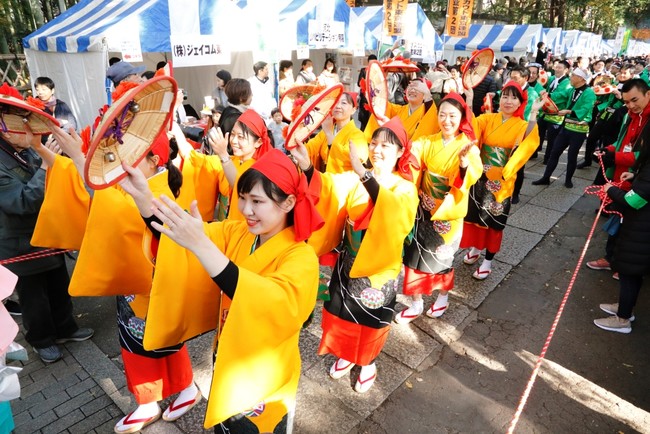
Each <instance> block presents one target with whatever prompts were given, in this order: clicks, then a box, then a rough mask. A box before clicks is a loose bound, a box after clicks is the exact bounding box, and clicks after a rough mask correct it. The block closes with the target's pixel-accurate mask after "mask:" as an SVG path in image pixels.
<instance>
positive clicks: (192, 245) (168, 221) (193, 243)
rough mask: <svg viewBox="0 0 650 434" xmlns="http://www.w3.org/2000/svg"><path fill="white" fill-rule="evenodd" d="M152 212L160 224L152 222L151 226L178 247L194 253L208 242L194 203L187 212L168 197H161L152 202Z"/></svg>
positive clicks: (194, 202)
mask: <svg viewBox="0 0 650 434" xmlns="http://www.w3.org/2000/svg"><path fill="white" fill-rule="evenodd" d="M152 211H153V213H154V215H155V216H156V217H158V219H159V220H160V221H161V222H162V224H160V223H158V222H152V223H151V226H153V228H154V229H157V230H158V231H160V233H162V234H165V235H167V236H168V237H169V238H171V239H172V240H173V241H174V242H176V243H177V244H178V245H180V246H182V247H185V248H186V249H188V250H190V251H194V249H196V248H199V246H200V245H201V244H202V243H204V242H205V241H207V242H210V240H209V238H208V237H207V235H205V232H204V230H203V220H202V219H201V213H200V212H199V210H198V207H197V205H196V201H193V202H192V204H191V205H190V211H189V212H188V211H187V210H184V209H183V208H181V207H180V206H179V205H178V204H177V203H176V202H174V201H173V200H172V199H170V198H169V197H167V196H165V195H162V196H160V197H159V198H158V199H154V200H153V202H152Z"/></svg>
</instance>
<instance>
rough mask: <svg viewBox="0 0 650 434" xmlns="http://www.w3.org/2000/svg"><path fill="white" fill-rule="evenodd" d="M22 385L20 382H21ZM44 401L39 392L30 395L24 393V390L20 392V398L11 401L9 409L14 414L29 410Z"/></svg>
mask: <svg viewBox="0 0 650 434" xmlns="http://www.w3.org/2000/svg"><path fill="white" fill-rule="evenodd" d="M21 384H22V380H21ZM43 401H45V396H44V395H43V394H42V393H41V392H34V393H31V394H27V393H25V390H24V389H21V390H20V398H19V399H16V400H14V401H11V409H12V411H13V412H14V413H15V414H18V413H21V412H24V411H26V410H29V409H30V408H32V407H33V406H35V405H37V404H40V403H42V402H43Z"/></svg>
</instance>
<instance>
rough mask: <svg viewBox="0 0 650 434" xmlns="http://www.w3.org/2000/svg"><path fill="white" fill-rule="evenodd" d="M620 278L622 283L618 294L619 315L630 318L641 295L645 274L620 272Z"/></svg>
mask: <svg viewBox="0 0 650 434" xmlns="http://www.w3.org/2000/svg"><path fill="white" fill-rule="evenodd" d="M618 278H619V283H620V285H621V290H620V292H619V295H618V317H619V318H624V319H629V318H630V317H631V316H632V310H633V309H634V306H635V305H636V300H637V298H638V297H639V291H640V290H641V285H642V284H643V276H637V275H634V274H623V273H619V274H618Z"/></svg>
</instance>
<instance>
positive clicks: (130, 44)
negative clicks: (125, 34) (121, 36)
mask: <svg viewBox="0 0 650 434" xmlns="http://www.w3.org/2000/svg"><path fill="white" fill-rule="evenodd" d="M120 51H121V52H122V60H124V61H125V62H129V63H133V62H143V60H142V48H141V47H140V36H139V35H137V36H136V37H135V39H129V40H128V41H122V42H121V43H120Z"/></svg>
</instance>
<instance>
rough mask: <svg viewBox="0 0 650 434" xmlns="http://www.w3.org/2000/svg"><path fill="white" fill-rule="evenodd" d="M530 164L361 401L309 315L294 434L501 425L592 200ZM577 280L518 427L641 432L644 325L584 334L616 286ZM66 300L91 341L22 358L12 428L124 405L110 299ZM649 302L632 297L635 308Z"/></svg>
mask: <svg viewBox="0 0 650 434" xmlns="http://www.w3.org/2000/svg"><path fill="white" fill-rule="evenodd" d="M529 166H530V167H529V168H528V169H527V179H526V182H525V184H524V190H523V192H522V193H523V196H522V203H521V204H519V205H517V206H515V207H513V209H512V215H511V217H510V219H509V221H508V224H509V227H508V228H507V229H506V232H505V234H504V242H503V248H502V251H501V252H500V253H499V254H498V255H497V257H496V259H495V261H494V263H493V264H494V265H493V273H492V274H491V275H490V277H489V278H488V279H486V280H485V281H483V282H477V281H476V280H474V279H472V278H471V273H472V272H473V269H474V267H467V266H463V265H462V264H460V262H461V261H460V258H461V257H462V255H461V254H459V255H458V258H457V263H458V267H457V278H456V288H455V290H454V292H453V293H452V297H451V299H452V304H451V305H450V309H449V311H448V312H447V313H445V315H444V316H443V317H441V318H440V319H438V320H430V319H426V318H419V319H418V320H416V321H415V322H414V323H413V324H411V325H409V326H394V327H393V328H392V330H391V334H390V338H389V340H388V342H387V344H386V347H385V349H384V351H383V353H382V354H381V355H380V357H379V358H378V360H377V364H378V369H379V377H378V380H377V382H376V383H375V385H374V386H373V388H372V389H371V391H370V392H368V393H367V394H365V395H359V394H356V393H355V392H354V391H353V385H354V381H355V380H356V375H358V368H357V369H354V370H353V371H352V373H351V375H350V377H345V378H343V379H341V380H338V381H333V380H331V379H330V378H329V377H328V375H327V370H328V368H329V365H330V364H331V363H332V362H333V361H334V358H333V357H332V356H324V357H319V356H317V355H316V349H317V347H318V342H319V336H320V329H319V326H318V325H319V318H320V316H319V315H318V314H317V316H316V318H315V319H314V322H313V324H312V325H311V326H310V327H309V328H308V329H306V330H304V331H303V332H302V335H301V340H300V346H301V353H302V356H303V367H302V370H303V376H302V378H301V382H300V388H299V393H298V407H297V414H296V425H295V430H294V432H295V433H299V434H302V433H306V434H311V433H350V434H356V433H367V434H370V433H372V434H375V433H377V434H382V433H402V432H404V433H431V432H450V433H455V432H504V431H505V428H506V427H507V423H508V422H509V420H510V417H511V416H512V414H513V412H514V408H515V407H516V403H517V401H518V398H519V396H520V395H521V392H522V391H523V389H524V386H525V383H526V381H527V380H528V376H529V375H530V371H531V369H532V365H533V364H534V363H535V360H536V356H537V354H538V352H539V350H540V349H541V346H542V344H543V342H544V338H545V336H546V333H547V332H548V327H549V326H550V323H551V321H552V319H553V316H554V315H555V311H556V310H557V305H558V303H559V299H560V298H561V295H562V293H563V291H564V288H565V287H566V284H567V283H568V277H570V272H571V271H572V269H573V267H574V266H575V261H576V260H577V256H578V254H579V253H580V249H581V248H582V244H583V243H584V238H585V235H586V233H587V232H588V229H589V227H590V225H591V222H592V221H593V218H594V214H593V208H594V207H595V206H596V202H595V200H594V199H592V198H582V199H581V197H582V191H583V189H584V187H585V186H587V185H588V184H589V183H590V180H591V179H593V175H594V169H591V170H583V171H578V172H577V173H576V178H575V179H574V183H575V185H576V187H575V188H573V189H566V188H564V186H563V185H562V184H563V178H561V179H560V180H559V181H558V182H554V183H553V184H552V185H551V186H549V187H541V186H540V187H535V186H532V185H530V181H531V180H534V179H537V178H538V177H539V176H540V175H541V173H542V171H543V166H541V164H540V163H539V160H538V161H534V162H531V163H530V164H529ZM563 167H564V165H562V164H561V165H560V166H559V167H558V169H557V170H556V174H560V173H561V171H562V170H563ZM595 240H596V241H595V243H596V242H597V243H598V244H596V247H594V248H592V249H591V250H590V256H589V257H588V259H593V258H595V257H598V256H599V255H600V254H601V251H602V245H603V243H604V236H603V234H602V233H601V232H600V231H599V232H598V233H597V236H596V237H595ZM582 273H583V274H582V275H581V278H580V279H581V280H580V285H578V284H577V285H576V290H575V292H576V294H577V295H574V296H572V297H573V298H572V299H571V303H569V305H568V307H567V312H566V313H565V317H564V318H563V322H562V323H561V324H562V327H561V329H562V330H561V332H560V331H558V336H557V338H556V341H554V343H553V346H552V347H551V350H550V352H549V358H548V359H549V361H548V362H545V364H544V365H543V366H544V369H542V372H541V374H540V378H539V379H538V381H537V383H536V386H535V388H534V389H533V393H532V394H531V397H530V402H529V404H528V407H527V409H526V411H525V412H524V416H523V417H522V422H521V423H520V425H519V429H520V430H519V432H544V433H546V432H548V433H554V432H615V431H618V430H620V431H621V432H650V429H649V428H648V427H650V417H649V414H648V413H647V411H649V410H650V402H649V400H650V398H649V397H648V394H647V390H648V386H649V384H648V379H647V374H646V373H647V372H648V368H650V366H649V365H648V363H649V362H648V360H650V358H649V357H647V356H648V345H647V337H648V335H649V332H650V330H649V325H648V322H647V320H643V318H642V315H637V316H638V317H639V319H637V321H636V322H635V325H634V328H635V330H634V332H633V333H632V334H631V335H626V336H623V335H618V334H613V333H607V332H601V331H599V330H597V329H595V327H594V326H593V325H592V324H591V320H592V319H593V318H597V317H599V313H598V309H597V305H598V303H600V302H605V301H610V300H613V299H615V297H616V285H615V282H614V281H612V280H611V279H610V278H609V277H608V276H607V275H606V274H597V273H595V272H591V274H590V273H589V272H587V273H585V272H584V271H582ZM601 273H602V272H601ZM582 279H584V280H582ZM591 288H597V291H591V292H590V291H589V290H590V289H591ZM646 288H647V285H646ZM646 293H647V291H646ZM596 294H597V295H598V297H596V296H595V295H596ZM643 296H644V294H643V293H642V298H643ZM646 299H647V297H646ZM398 300H401V301H404V299H403V298H402V296H399V298H398ZM75 304H76V311H77V312H78V313H79V314H80V318H79V322H80V324H81V325H82V326H90V327H94V328H95V329H96V331H97V333H96V336H95V338H93V340H91V341H86V342H81V343H69V344H66V345H65V348H64V354H65V357H64V359H63V361H60V362H57V363H55V364H53V365H51V366H44V365H43V364H42V363H41V362H40V360H38V359H37V358H36V357H35V354H34V353H33V352H31V351H30V357H31V359H30V360H29V362H27V363H26V364H25V369H24V370H23V372H22V373H21V385H22V388H23V389H22V397H21V399H19V400H16V401H14V402H12V408H13V411H14V415H15V419H16V426H17V428H16V433H37V432H42V433H46V432H47V433H50V432H52V433H55V432H66V433H68V432H69V433H77V432H79V433H81V432H84V433H86V432H97V433H109V432H112V429H113V425H114V424H115V422H116V421H117V420H118V419H119V418H120V417H121V416H122V415H123V414H125V413H126V412H128V411H130V410H132V409H133V408H135V403H134V402H133V399H132V397H131V395H130V394H129V392H128V390H127V389H126V385H125V380H124V376H123V374H122V371H121V369H122V368H121V360H120V357H119V346H118V344H117V339H116V334H115V324H114V323H115V321H114V307H113V305H114V302H113V301H112V300H111V299H79V300H76V301H75ZM649 306H650V303H648V302H647V301H644V300H643V299H642V302H641V303H640V305H639V308H638V310H637V314H638V313H640V312H643V310H645V311H646V312H647V310H648V307H649ZM398 308H401V306H398ZM317 312H318V311H317ZM211 340H212V336H211V334H207V335H205V336H201V337H199V338H197V339H195V340H193V341H192V342H190V343H189V349H190V354H191V356H192V361H193V366H194V371H195V379H196V381H197V383H198V384H199V386H200V387H201V389H202V390H203V391H204V392H205V391H207V390H208V388H209V382H210V369H211V366H210V347H211ZM23 344H24V342H23ZM599 384H602V386H600V385H599ZM610 390H611V391H610ZM164 404H166V403H163V405H164ZM204 412H205V401H203V402H202V403H201V404H199V406H197V408H196V409H194V410H192V411H191V412H190V413H188V414H187V415H186V416H184V417H183V418H181V419H180V420H179V421H177V422H176V423H166V422H163V421H159V422H157V423H155V424H153V425H152V426H151V427H148V428H147V429H146V430H145V432H146V433H201V432H204V431H203V429H202V419H203V414H204ZM206 432H207V431H206Z"/></svg>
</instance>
